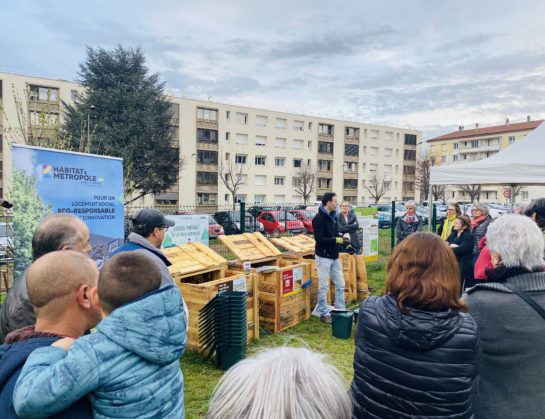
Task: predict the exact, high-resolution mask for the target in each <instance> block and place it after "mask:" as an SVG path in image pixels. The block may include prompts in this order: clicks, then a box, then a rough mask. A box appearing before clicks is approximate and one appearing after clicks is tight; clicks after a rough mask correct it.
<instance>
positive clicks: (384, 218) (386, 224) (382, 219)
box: [377, 211, 392, 228]
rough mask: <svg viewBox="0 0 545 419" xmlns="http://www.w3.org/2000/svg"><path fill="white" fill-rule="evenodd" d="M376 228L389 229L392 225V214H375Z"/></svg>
mask: <svg viewBox="0 0 545 419" xmlns="http://www.w3.org/2000/svg"><path fill="white" fill-rule="evenodd" d="M377 219H378V228H390V227H391V225H392V214H390V213H388V212H384V211H378V212H377Z"/></svg>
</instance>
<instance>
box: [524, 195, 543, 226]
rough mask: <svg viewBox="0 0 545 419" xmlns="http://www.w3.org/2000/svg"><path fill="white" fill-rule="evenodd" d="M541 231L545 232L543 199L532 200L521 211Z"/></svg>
mask: <svg viewBox="0 0 545 419" xmlns="http://www.w3.org/2000/svg"><path fill="white" fill-rule="evenodd" d="M523 214H524V215H526V216H527V217H530V218H531V219H532V220H533V221H534V222H535V223H536V224H537V225H538V227H539V228H540V229H541V230H545V198H539V199H534V200H532V202H530V203H529V204H528V205H527V206H526V207H525V208H524V210H523Z"/></svg>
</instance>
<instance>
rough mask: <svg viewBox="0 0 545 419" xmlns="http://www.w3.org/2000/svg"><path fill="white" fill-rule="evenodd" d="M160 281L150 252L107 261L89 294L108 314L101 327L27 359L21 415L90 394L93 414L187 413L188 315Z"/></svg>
mask: <svg viewBox="0 0 545 419" xmlns="http://www.w3.org/2000/svg"><path fill="white" fill-rule="evenodd" d="M160 284H161V272H160V271H159V268H158V267H157V266H156V265H155V264H154V263H153V261H152V260H150V259H149V258H148V257H146V256H145V255H140V254H137V253H134V252H123V253H119V254H117V255H116V256H114V257H113V258H111V259H110V260H108V261H107V262H106V263H105V265H104V267H103V268H102V271H101V272H100V276H99V280H98V291H97V289H94V294H93V295H92V296H91V298H98V300H99V301H100V305H101V308H102V312H103V319H102V321H101V322H100V323H99V324H98V325H97V330H98V331H97V332H96V333H92V334H90V335H86V336H83V337H81V338H79V339H77V340H76V341H74V342H73V344H72V345H71V346H70V344H71V342H72V341H73V340H72V339H62V340H59V341H57V342H55V343H54V344H53V345H52V346H48V347H43V348H39V349H37V350H35V351H34V352H33V353H32V354H31V355H30V356H29V357H28V359H27V361H26V363H25V366H24V367H23V370H22V371H21V375H20V376H19V379H18V381H17V384H16V386H15V391H14V396H13V405H14V407H15V411H16V412H17V414H18V415H20V416H23V417H45V416H49V415H52V414H55V413H56V412H59V411H62V410H64V409H66V407H68V406H70V405H71V404H72V403H73V402H74V401H76V400H79V399H80V398H81V397H82V396H84V395H85V394H88V393H89V398H90V400H91V403H92V405H93V414H94V417H96V418H183V417H184V391H183V385H184V383H183V377H182V372H181V370H180V365H179V358H180V356H181V355H182V353H183V352H184V350H185V346H186V318H185V314H184V310H183V305H182V298H181V295H180V292H179V291H178V289H176V288H174V287H172V286H166V287H164V288H159V287H160ZM64 348H69V349H68V351H66V350H65V349H64Z"/></svg>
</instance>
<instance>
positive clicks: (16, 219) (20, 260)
mask: <svg viewBox="0 0 545 419" xmlns="http://www.w3.org/2000/svg"><path fill="white" fill-rule="evenodd" d="M13 202H15V203H16V205H17V208H16V210H15V211H14V212H13V244H14V249H15V251H16V254H15V272H14V275H15V278H17V277H18V276H19V275H20V274H21V273H22V272H23V271H24V270H25V268H26V267H27V266H28V265H30V263H31V262H32V235H33V234H34V230H36V227H37V226H38V223H39V222H40V219H41V218H42V217H43V216H45V215H49V214H50V213H51V205H46V204H44V203H43V202H42V200H41V199H40V196H39V195H38V191H37V190H36V176H27V175H26V174H25V172H23V171H21V170H14V171H13Z"/></svg>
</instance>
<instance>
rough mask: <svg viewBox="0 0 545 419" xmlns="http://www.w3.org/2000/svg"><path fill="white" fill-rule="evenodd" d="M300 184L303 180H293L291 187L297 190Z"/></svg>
mask: <svg viewBox="0 0 545 419" xmlns="http://www.w3.org/2000/svg"><path fill="white" fill-rule="evenodd" d="M300 184H301V178H298V177H294V178H291V186H292V187H293V188H297V187H298V186H299V185H300Z"/></svg>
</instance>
